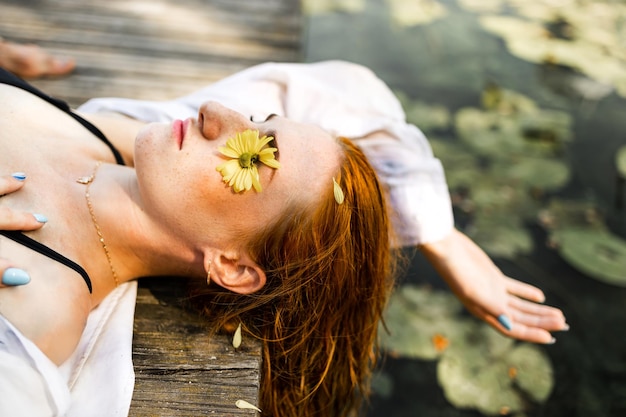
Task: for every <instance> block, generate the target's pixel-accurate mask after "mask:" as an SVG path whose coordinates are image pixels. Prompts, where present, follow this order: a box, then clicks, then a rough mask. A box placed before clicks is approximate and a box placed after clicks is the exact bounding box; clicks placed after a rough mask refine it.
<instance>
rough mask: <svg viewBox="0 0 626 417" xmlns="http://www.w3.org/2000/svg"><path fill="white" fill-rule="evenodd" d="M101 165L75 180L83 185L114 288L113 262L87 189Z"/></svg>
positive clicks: (117, 282)
mask: <svg viewBox="0 0 626 417" xmlns="http://www.w3.org/2000/svg"><path fill="white" fill-rule="evenodd" d="M100 165H102V161H98V163H97V164H96V166H95V167H94V169H93V173H92V174H91V175H90V176H88V177H80V178H78V179H77V180H76V182H77V183H79V184H84V185H85V186H86V187H85V200H86V201H87V208H88V209H89V214H90V215H91V221H92V222H93V225H94V227H95V228H96V233H98V239H99V240H100V243H101V244H102V249H104V254H105V255H106V257H107V261H108V262H109V267H110V268H111V274H112V275H113V280H114V281H115V286H116V287H117V286H119V285H120V283H119V281H118V279H117V273H116V272H115V268H114V267H113V262H112V261H111V253H109V248H108V247H107V244H106V243H105V242H104V237H103V236H102V231H101V230H100V226H98V222H97V221H96V215H95V214H94V212H93V204H91V198H90V195H89V187H90V186H91V183H92V182H93V180H95V179H96V172H98V168H100Z"/></svg>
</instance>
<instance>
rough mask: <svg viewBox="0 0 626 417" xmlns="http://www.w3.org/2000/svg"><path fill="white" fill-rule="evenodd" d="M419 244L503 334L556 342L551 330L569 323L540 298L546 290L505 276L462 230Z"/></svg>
mask: <svg viewBox="0 0 626 417" xmlns="http://www.w3.org/2000/svg"><path fill="white" fill-rule="evenodd" d="M419 249H420V251H421V252H422V253H423V254H424V255H425V256H426V258H427V259H428V261H429V262H430V263H431V264H432V265H433V266H434V267H435V269H436V270H437V272H438V273H439V275H441V277H442V278H443V279H444V280H445V281H446V282H447V284H448V285H449V286H450V288H451V289H452V291H453V292H454V293H455V294H456V296H457V297H458V298H459V299H460V300H461V302H462V303H463V305H465V307H466V308H467V309H468V310H469V311H470V312H471V313H472V314H474V315H475V316H476V317H478V318H479V319H481V320H484V321H485V322H487V323H489V324H490V325H491V326H493V327H494V328H495V329H497V330H498V331H499V332H501V333H503V334H504V335H507V336H510V337H513V338H516V339H520V340H524V341H528V342H535V343H554V338H553V336H552V335H551V334H550V332H551V331H559V330H567V329H569V327H568V325H567V323H566V321H565V316H564V315H563V312H562V311H561V310H559V309H557V308H554V307H549V306H545V305H542V304H540V303H543V302H544V301H545V296H544V294H543V292H542V291H541V290H540V289H539V288H537V287H534V286H532V285H529V284H525V283H523V282H521V281H518V280H515V279H513V278H509V277H507V276H505V275H504V274H503V273H502V271H500V269H499V268H498V267H497V266H496V265H495V264H494V263H493V262H492V260H491V259H490V258H489V257H488V256H487V254H486V253H485V252H484V251H483V250H482V249H480V248H479V247H478V245H476V243H474V242H473V241H472V240H471V239H470V238H468V237H467V236H465V235H464V234H463V233H461V232H459V231H458V230H456V229H455V230H454V231H453V232H452V233H451V234H450V235H448V236H447V237H446V238H444V239H443V240H441V241H438V242H435V243H429V244H424V245H421V246H419Z"/></svg>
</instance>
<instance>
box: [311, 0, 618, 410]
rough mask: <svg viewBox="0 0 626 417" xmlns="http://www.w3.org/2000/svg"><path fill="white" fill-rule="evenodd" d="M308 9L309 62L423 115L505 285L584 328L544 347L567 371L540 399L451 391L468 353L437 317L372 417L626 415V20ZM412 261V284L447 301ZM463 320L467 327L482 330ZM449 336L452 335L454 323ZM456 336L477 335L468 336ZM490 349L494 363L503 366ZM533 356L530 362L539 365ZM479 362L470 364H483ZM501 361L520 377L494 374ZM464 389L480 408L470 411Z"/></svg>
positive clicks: (581, 13) (524, 12) (465, 4)
mask: <svg viewBox="0 0 626 417" xmlns="http://www.w3.org/2000/svg"><path fill="white" fill-rule="evenodd" d="M305 4H306V5H308V9H307V10H308V36H307V45H306V51H307V56H306V58H307V60H308V61H318V60H324V59H347V60H350V61H354V62H358V63H361V64H364V65H366V66H368V67H370V68H372V69H373V70H374V71H375V72H376V73H377V74H378V75H379V76H380V77H381V78H383V79H384V80H385V81H386V82H387V83H388V84H389V85H390V86H391V87H392V88H393V89H394V90H395V91H396V92H397V93H398V96H399V98H400V99H401V101H402V103H403V105H404V107H405V109H406V111H407V117H408V118H409V120H410V121H412V122H413V123H415V124H417V125H418V126H419V127H420V128H422V130H424V131H425V133H426V134H427V136H428V137H429V138H430V139H431V142H432V145H433V149H434V151H435V153H436V154H437V155H438V157H439V158H440V159H441V160H442V161H443V163H444V166H445V167H446V172H447V177H448V182H449V185H450V188H451V192H452V195H453V202H454V205H455V207H454V208H455V215H456V220H457V227H459V228H460V229H462V230H464V231H465V232H466V233H467V234H469V235H470V236H472V237H473V238H474V239H475V240H476V241H478V242H479V243H480V244H481V246H483V247H484V248H485V249H486V250H488V251H489V252H490V254H491V255H492V256H493V257H494V259H495V260H496V262H497V264H498V265H499V266H500V267H501V268H502V269H503V271H504V272H505V273H507V274H509V275H510V276H514V277H516V278H519V279H522V280H524V281H527V282H530V283H532V284H535V285H537V286H539V287H541V288H542V289H544V291H545V292H546V295H547V302H548V303H549V304H554V305H558V306H559V307H561V308H562V309H563V310H564V312H565V313H566V316H567V317H568V322H569V324H570V326H571V330H570V331H569V332H568V333H564V334H556V335H555V336H556V338H557V343H556V344H555V345H553V346H547V347H544V346H541V347H538V348H539V350H540V352H541V353H540V354H539V356H537V357H538V358H539V357H541V354H545V355H547V358H549V361H548V363H547V364H545V366H542V367H541V368H542V369H548V370H551V374H552V380H553V383H554V384H553V386H551V392H550V394H549V395H548V396H547V398H545V396H544V397H536V396H533V395H532V394H531V393H529V391H525V390H524V384H526V386H528V385H529V384H528V383H527V382H522V376H521V375H522V374H521V373H520V372H521V371H519V370H518V369H517V367H516V366H509V365H506V364H505V365H503V366H505V368H506V369H507V378H505V379H504V380H498V379H497V378H496V377H493V378H489V377H487V378H483V377H484V376H485V374H486V372H485V371H484V369H485V368H484V366H483V367H482V368H481V367H480V366H475V367H474V368H473V369H463V370H462V372H463V373H464V376H463V378H465V379H464V380H463V378H461V380H460V382H456V384H457V385H455V388H454V389H452V390H451V389H450V388H449V387H448V386H449V384H448V382H449V381H448V380H449V378H452V377H451V376H449V375H452V374H455V372H457V373H458V372H459V369H460V368H458V366H456V365H458V363H459V362H458V361H457V362H453V363H454V364H455V365H454V366H452V365H450V359H449V357H450V356H451V355H448V356H446V353H445V352H446V349H447V348H448V346H452V344H453V343H454V342H455V340H448V339H450V337H449V335H445V334H437V335H438V338H434V335H430V334H429V333H428V332H429V331H432V330H431V329H430V327H432V322H433V321H436V320H437V318H432V320H431V319H428V320H424V316H423V315H422V316H419V314H421V313H419V314H418V315H417V316H415V317H409V316H407V317H404V316H403V318H402V320H407V321H409V322H411V323H412V325H414V326H417V327H416V329H417V330H416V331H415V332H414V333H419V332H422V333H424V334H426V335H427V336H426V337H425V336H424V334H421V335H420V337H417V336H416V337H415V340H410V339H409V340H403V341H401V342H402V343H404V344H403V345H393V343H392V344H391V345H390V347H389V350H390V351H391V352H392V353H393V354H394V355H393V357H392V358H391V357H390V358H388V359H387V361H386V363H385V366H384V367H383V369H382V370H381V372H380V374H379V377H378V378H377V381H376V384H375V389H376V393H375V395H374V398H373V401H372V404H371V407H370V410H369V412H368V415H370V416H383V415H384V416H393V417H398V416H415V415H423V416H480V415H498V414H508V415H516V416H581V417H582V416H585V417H588V416H593V417H596V416H598V417H602V416H623V415H626V333H625V332H624V331H623V329H624V328H625V325H626V312H625V311H624V307H623V305H624V301H625V300H626V288H625V286H626V246H625V243H624V242H625V239H626V207H625V206H626V201H624V198H625V197H624V195H625V194H626V190H625V189H624V188H626V184H625V178H624V176H625V175H626V174H625V173H624V172H623V171H622V174H621V176H620V171H618V165H617V161H616V158H617V155H618V153H619V151H620V149H621V148H622V147H624V146H626V118H625V117H624V114H626V99H625V98H624V97H625V96H626V5H625V4H622V2H619V1H611V0H606V1H597V0H596V1H591V0H440V1H435V0H324V1H317V0H310V1H306V2H305ZM623 152H624V151H623ZM413 255H414V262H413V264H412V266H411V269H410V270H409V272H408V277H407V279H406V282H407V283H410V284H417V285H418V288H420V286H423V284H425V283H428V284H431V285H432V286H434V287H435V288H436V289H441V291H445V288H444V286H443V285H442V284H441V282H440V280H439V279H438V278H437V277H436V275H435V273H434V271H432V270H431V269H430V267H429V266H428V265H427V263H426V262H425V261H424V260H423V259H421V258H420V256H419V255H418V254H413ZM437 294H438V293H437ZM444 295H446V296H447V295H448V294H445V293H444ZM437 296H439V295H437ZM394 302H395V303H399V301H394ZM394 314H395V313H394ZM416 314H417V313H416ZM455 314H457V317H456V320H457V321H458V322H465V321H466V320H469V321H471V320H470V319H469V318H468V317H466V316H465V317H464V316H463V313H462V312H461V313H455ZM439 322H440V323H446V324H445V326H449V322H450V320H447V319H445V318H441V319H440V320H439ZM474 325H476V323H473V324H471V325H469V324H468V325H467V326H474ZM419 326H422V327H419ZM429 326H430V327H429ZM445 326H444V328H445ZM466 329H467V328H466ZM481 331H482V330H481ZM447 332H448V333H449V334H461V333H463V332H462V331H461V330H459V329H457V330H453V329H452V328H451V327H448V328H447ZM455 332H457V333H455ZM459 332H460V333H459ZM396 333H397V332H396ZM463 334H464V333H463ZM402 337H404V338H405V339H406V337H407V336H406V335H402ZM454 337H456V336H454ZM435 342H436V343H435ZM482 342H484V340H483V341H481V343H482ZM420 343H421V345H420ZM428 343H435V345H437V346H445V348H444V349H442V350H441V352H439V353H437V354H436V355H434V356H432V355H430V356H429V355H427V356H424V355H423V354H416V353H415V352H425V351H429V352H431V353H432V352H433V347H434V346H435V345H432V346H426V345H428ZM442 343H443V344H442ZM457 343H462V344H463V346H464V349H461V350H462V351H465V352H470V351H473V349H476V346H480V343H478V342H477V341H476V340H474V341H472V340H471V338H470V339H467V338H464V337H460V336H459V337H457ZM520 345H521V346H520ZM399 346H403V347H402V348H400V347H399ZM407 346H409V347H410V349H406V347H407ZM424 346H426V347H424ZM523 346H524V345H523V344H512V345H511V347H510V348H507V349H508V350H506V349H505V350H503V351H502V352H503V353H502V355H501V359H502V358H506V357H509V356H510V357H513V356H515V355H518V356H519V354H515V355H513V354H512V353H510V352H512V351H513V349H518V348H522V347H523ZM483 348H484V347H483ZM483 348H479V350H480V349H483ZM403 349H404V350H403ZM424 349H426V350H424ZM429 349H430V350H429ZM524 349H525V348H524ZM484 350H485V352H483V353H484V355H483V359H484V358H486V357H490V356H489V355H491V354H492V353H493V352H487V350H488V349H486V348H484ZM452 351H453V350H452ZM523 352H526V353H524V354H522V355H521V356H522V357H523V358H529V357H531V356H533V355H534V354H531V353H528V352H527V351H524V350H523ZM518 356H515V358H517V357H518ZM473 358H474V359H467V360H466V362H472V363H473V364H474V365H476V364H477V363H478V362H479V361H480V360H483V359H477V357H473ZM455 360H456V359H455ZM516 360H517V359H516ZM446 361H447V362H446ZM500 362H503V363H504V362H506V361H504V359H502V361H500V360H492V362H491V364H494V363H500ZM455 366H456V367H455ZM494 366H495V365H494ZM470 368H471V367H470ZM511 369H515V370H514V371H512V370H511ZM446 370H447V373H446V372H444V371H446ZM451 370H453V371H455V372H452V371H451ZM442 375H443V376H442ZM446 375H448V376H446ZM455 375H456V374H455ZM455 378H456V377H455ZM537 378H540V377H539V376H537ZM541 378H544V379H543V380H545V375H544V376H541ZM483 379H486V380H487V382H484V381H483ZM539 380H540V379H537V380H536V381H539ZM489 381H492V382H489ZM483 382H484V385H481V384H483ZM496 383H497V384H499V385H498V386H499V389H496V390H495V394H494V391H493V390H492V388H493V386H494V384H496ZM490 384H491V385H490ZM530 385H532V384H530ZM446 387H448V388H446ZM511 389H512V390H513V391H514V392H515V393H516V396H515V397H510V396H509V395H510V390H511ZM463 390H465V391H468V392H471V393H473V394H472V395H473V396H474V397H476V398H478V399H480V401H474V402H473V403H472V402H471V401H469V400H467V399H461V400H459V399H458V398H456V397H458V395H456V394H458V393H459V392H460V391H463ZM518 394H519V395H518ZM507 398H509V399H507ZM513 398H515V399H513ZM507 401H508V403H509V405H508V406H507V405H505V403H507ZM453 403H455V404H457V406H454V405H453ZM479 403H489V406H480V405H477V404H479ZM494 404H496V405H497V404H501V405H498V406H494ZM494 407H495V408H494Z"/></svg>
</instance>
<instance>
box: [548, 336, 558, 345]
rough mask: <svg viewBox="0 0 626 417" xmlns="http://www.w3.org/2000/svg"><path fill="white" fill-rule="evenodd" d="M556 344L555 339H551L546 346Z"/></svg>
mask: <svg viewBox="0 0 626 417" xmlns="http://www.w3.org/2000/svg"><path fill="white" fill-rule="evenodd" d="M555 343H556V339H555V338H554V337H553V338H552V339H551V340H550V341H549V342H548V343H546V345H553V344H555Z"/></svg>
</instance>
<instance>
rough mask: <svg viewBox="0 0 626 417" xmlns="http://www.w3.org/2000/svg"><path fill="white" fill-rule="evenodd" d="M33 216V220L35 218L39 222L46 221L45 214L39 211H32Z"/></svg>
mask: <svg viewBox="0 0 626 417" xmlns="http://www.w3.org/2000/svg"><path fill="white" fill-rule="evenodd" d="M33 217H34V218H35V220H37V221H38V222H39V223H48V218H47V217H46V216H44V215H43V214H39V213H33Z"/></svg>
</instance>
